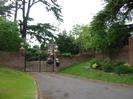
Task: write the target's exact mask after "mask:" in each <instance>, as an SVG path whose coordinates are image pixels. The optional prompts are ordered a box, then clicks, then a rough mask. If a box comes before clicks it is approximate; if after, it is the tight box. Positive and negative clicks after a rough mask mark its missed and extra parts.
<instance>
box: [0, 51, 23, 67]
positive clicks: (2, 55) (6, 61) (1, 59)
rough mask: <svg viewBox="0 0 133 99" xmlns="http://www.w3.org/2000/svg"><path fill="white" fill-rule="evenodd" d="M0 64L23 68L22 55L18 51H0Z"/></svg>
mask: <svg viewBox="0 0 133 99" xmlns="http://www.w3.org/2000/svg"><path fill="white" fill-rule="evenodd" d="M0 65H1V66H2V65H3V66H8V67H11V68H18V69H23V68H24V56H23V55H22V54H20V53H19V52H3V51H0Z"/></svg>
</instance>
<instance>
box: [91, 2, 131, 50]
mask: <svg viewBox="0 0 133 99" xmlns="http://www.w3.org/2000/svg"><path fill="white" fill-rule="evenodd" d="M105 1H106V3H107V4H106V6H105V8H104V9H103V10H102V11H100V12H99V13H98V14H97V15H96V16H95V17H94V19H93V21H92V22H91V27H90V28H91V29H90V32H91V43H92V44H91V45H92V46H93V47H94V48H96V49H97V50H102V51H103V50H111V51H112V50H115V49H117V48H120V47H123V46H124V45H125V44H127V40H128V37H129V36H130V31H131V30H132V29H133V27H132V25H131V24H127V21H128V22H131V20H133V14H132V13H133V1H132V0H105Z"/></svg>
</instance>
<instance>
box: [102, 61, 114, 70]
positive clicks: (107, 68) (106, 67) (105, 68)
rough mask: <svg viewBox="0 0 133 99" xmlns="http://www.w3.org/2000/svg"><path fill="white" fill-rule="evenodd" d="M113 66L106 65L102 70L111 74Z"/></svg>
mask: <svg viewBox="0 0 133 99" xmlns="http://www.w3.org/2000/svg"><path fill="white" fill-rule="evenodd" d="M114 67H115V66H114V65H112V64H111V63H110V64H106V65H104V66H103V67H102V70H103V71H105V72H113V71H114Z"/></svg>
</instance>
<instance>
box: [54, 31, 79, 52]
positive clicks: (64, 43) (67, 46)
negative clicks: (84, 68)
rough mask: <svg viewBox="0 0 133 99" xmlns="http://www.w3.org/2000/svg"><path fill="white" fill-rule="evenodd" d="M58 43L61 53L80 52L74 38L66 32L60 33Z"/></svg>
mask: <svg viewBox="0 0 133 99" xmlns="http://www.w3.org/2000/svg"><path fill="white" fill-rule="evenodd" d="M56 43H57V45H58V49H59V51H60V52H61V53H71V54H78V52H79V48H78V45H76V44H75V43H74V38H73V37H71V36H69V35H67V34H66V32H64V33H63V34H59V35H58V38H57V39H56Z"/></svg>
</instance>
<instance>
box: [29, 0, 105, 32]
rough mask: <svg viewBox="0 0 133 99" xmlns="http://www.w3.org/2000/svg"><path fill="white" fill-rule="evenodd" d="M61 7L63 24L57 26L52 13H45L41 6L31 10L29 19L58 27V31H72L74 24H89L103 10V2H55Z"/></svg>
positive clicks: (93, 0) (60, 0) (67, 0)
mask: <svg viewBox="0 0 133 99" xmlns="http://www.w3.org/2000/svg"><path fill="white" fill-rule="evenodd" d="M57 1H58V3H59V4H60V5H61V6H62V14H63V20H64V22H63V23H61V24H60V25H59V23H58V21H57V20H56V18H55V17H54V16H53V14H52V13H49V12H46V10H45V7H44V6H43V5H42V4H37V5H35V6H33V8H32V9H31V13H30V17H32V18H34V20H35V21H34V22H35V23H43V22H44V23H45V22H50V23H51V24H53V25H56V26H57V25H58V27H59V28H60V30H64V29H66V30H67V31H69V30H71V29H72V26H73V25H75V24H89V23H90V22H91V21H92V18H93V16H94V15H96V13H97V12H98V11H100V10H101V9H102V8H103V6H104V5H103V0H57Z"/></svg>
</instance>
